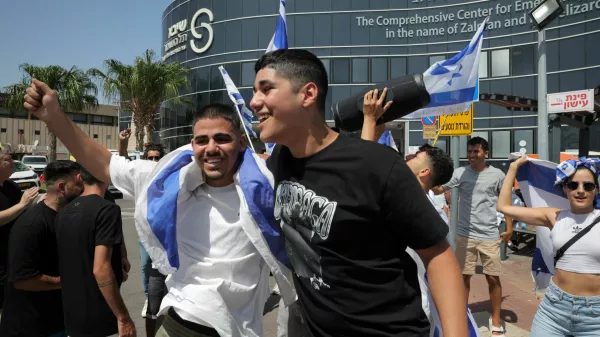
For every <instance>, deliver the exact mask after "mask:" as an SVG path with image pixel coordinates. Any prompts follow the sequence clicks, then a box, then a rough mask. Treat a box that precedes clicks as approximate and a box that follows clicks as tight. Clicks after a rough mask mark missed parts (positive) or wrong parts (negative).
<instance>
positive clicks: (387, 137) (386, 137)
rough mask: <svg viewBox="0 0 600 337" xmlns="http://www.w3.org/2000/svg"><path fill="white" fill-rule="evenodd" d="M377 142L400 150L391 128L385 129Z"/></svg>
mask: <svg viewBox="0 0 600 337" xmlns="http://www.w3.org/2000/svg"><path fill="white" fill-rule="evenodd" d="M377 142H378V143H379V144H383V145H387V146H389V147H391V148H392V149H394V150H396V152H398V147H397V146H396V142H394V137H392V133H391V132H390V130H385V131H383V133H382V134H381V137H379V140H378V141H377Z"/></svg>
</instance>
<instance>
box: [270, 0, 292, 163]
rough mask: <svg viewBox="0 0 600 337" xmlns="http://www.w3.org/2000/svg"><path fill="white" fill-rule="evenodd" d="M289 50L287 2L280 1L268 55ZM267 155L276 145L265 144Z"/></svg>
mask: <svg viewBox="0 0 600 337" xmlns="http://www.w3.org/2000/svg"><path fill="white" fill-rule="evenodd" d="M279 49H288V39H287V23H286V20H285V0H280V1H279V16H278V17H277V26H276V27H275V34H273V38H272V39H271V42H270V43H269V46H268V47H267V53H268V52H271V51H274V50H279ZM265 147H266V151H267V154H268V155H269V156H270V155H271V153H272V152H273V149H274V148H275V143H265Z"/></svg>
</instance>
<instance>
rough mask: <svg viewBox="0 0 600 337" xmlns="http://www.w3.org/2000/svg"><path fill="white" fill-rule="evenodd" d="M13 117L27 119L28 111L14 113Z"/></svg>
mask: <svg viewBox="0 0 600 337" xmlns="http://www.w3.org/2000/svg"><path fill="white" fill-rule="evenodd" d="M12 116H13V118H18V119H27V111H20V110H19V111H13V113H12Z"/></svg>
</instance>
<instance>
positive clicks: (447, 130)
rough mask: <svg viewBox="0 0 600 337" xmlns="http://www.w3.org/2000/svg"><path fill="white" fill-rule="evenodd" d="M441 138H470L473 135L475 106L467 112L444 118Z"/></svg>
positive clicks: (441, 119) (441, 126) (441, 123)
mask: <svg viewBox="0 0 600 337" xmlns="http://www.w3.org/2000/svg"><path fill="white" fill-rule="evenodd" d="M439 126H440V136H470V135H472V134H473V104H472V103H471V108H470V109H469V110H467V111H463V112H458V113H455V114H452V115H445V116H442V117H441V118H440V120H439Z"/></svg>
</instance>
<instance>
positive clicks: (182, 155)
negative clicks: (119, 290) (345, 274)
mask: <svg viewBox="0 0 600 337" xmlns="http://www.w3.org/2000/svg"><path fill="white" fill-rule="evenodd" d="M194 170H200V168H199V167H198V164H197V163H196V162H195V159H194V156H193V151H192V146H191V145H189V144H188V145H184V146H182V147H180V148H178V149H175V150H173V151H171V152H170V153H169V154H168V155H166V156H165V157H164V158H163V159H161V160H160V161H159V162H158V164H157V166H156V167H155V169H154V170H153V172H152V173H151V174H150V176H149V180H150V183H149V185H148V188H147V191H146V193H144V194H143V195H142V196H140V199H139V200H138V203H137V205H138V206H139V207H138V206H136V229H137V230H138V234H139V236H140V240H141V241H142V243H143V244H144V247H145V248H146V250H147V251H148V254H149V255H150V257H151V258H152V263H153V265H154V266H155V268H157V269H158V270H159V271H160V272H161V273H163V274H165V275H167V274H172V273H174V272H175V271H176V270H177V269H178V268H179V266H180V264H179V252H178V243H177V223H178V221H179V220H178V218H177V208H178V206H179V205H180V203H181V202H182V200H189V198H190V197H191V195H192V194H193V190H189V189H188V187H189V186H190V185H193V184H195V182H196V178H195V174H202V173H201V172H198V173H194ZM272 179H273V176H272V174H271V173H270V172H269V170H268V169H267V167H266V164H265V163H264V161H263V160H262V159H260V158H259V157H258V155H256V154H255V153H254V152H253V151H252V150H251V149H250V148H246V150H245V151H244V153H243V156H242V162H241V164H240V167H239V169H238V171H237V173H236V175H235V177H234V182H235V184H236V186H237V187H238V188H239V189H238V191H239V190H241V192H242V194H243V198H240V199H242V200H243V201H245V206H244V207H243V208H247V210H248V211H249V213H250V214H251V216H252V219H253V220H254V222H255V223H256V225H257V227H258V230H260V235H261V236H262V238H264V241H265V243H266V244H267V246H268V248H269V249H270V251H271V253H272V254H273V256H274V257H275V258H276V259H277V260H278V261H279V262H280V263H282V264H283V265H285V266H289V259H288V257H287V254H286V252H285V241H284V239H283V236H282V234H281V230H280V229H279V224H278V223H277V221H276V220H275V215H274V214H275V212H274V210H273V207H274V205H275V202H274V200H275V192H274V190H273V186H272Z"/></svg>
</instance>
